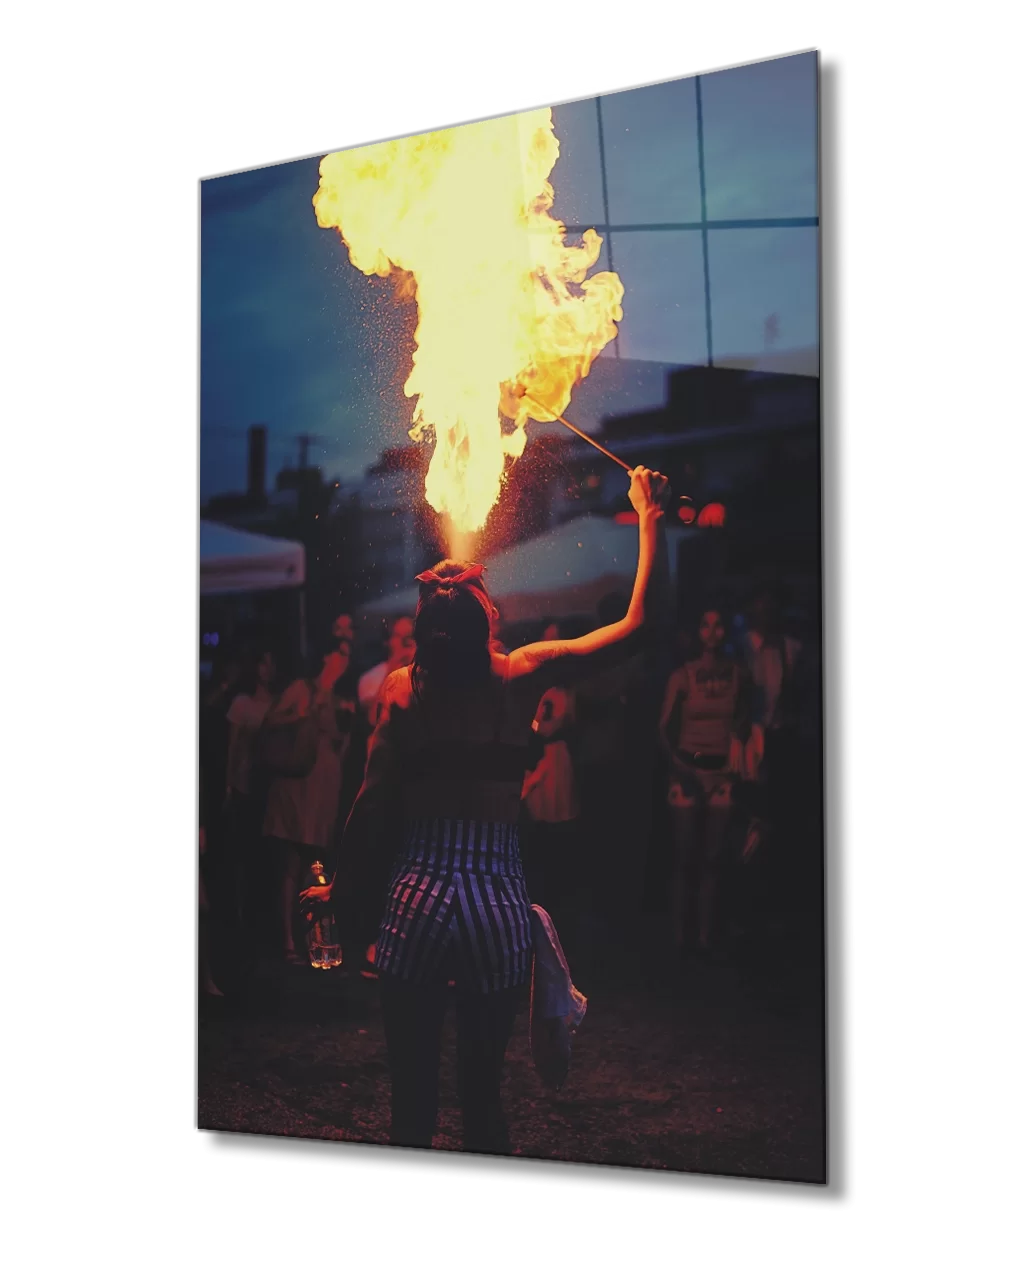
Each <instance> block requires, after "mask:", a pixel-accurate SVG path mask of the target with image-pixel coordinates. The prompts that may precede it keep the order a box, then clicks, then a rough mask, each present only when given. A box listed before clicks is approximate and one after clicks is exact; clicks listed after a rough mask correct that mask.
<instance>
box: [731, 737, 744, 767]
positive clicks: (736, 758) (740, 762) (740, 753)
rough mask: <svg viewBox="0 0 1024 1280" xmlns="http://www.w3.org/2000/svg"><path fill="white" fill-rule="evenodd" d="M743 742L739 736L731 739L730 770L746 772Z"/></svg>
mask: <svg viewBox="0 0 1024 1280" xmlns="http://www.w3.org/2000/svg"><path fill="white" fill-rule="evenodd" d="M743 757H744V750H743V743H742V742H741V741H740V740H739V738H730V739H729V772H730V773H745V771H746V766H745V763H744V758H743Z"/></svg>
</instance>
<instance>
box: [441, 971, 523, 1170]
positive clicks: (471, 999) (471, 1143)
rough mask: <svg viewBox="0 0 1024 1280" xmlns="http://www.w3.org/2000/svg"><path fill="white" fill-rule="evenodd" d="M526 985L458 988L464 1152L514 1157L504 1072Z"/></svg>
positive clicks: (459, 1074)
mask: <svg viewBox="0 0 1024 1280" xmlns="http://www.w3.org/2000/svg"><path fill="white" fill-rule="evenodd" d="M523 990H524V988H522V987H510V988H509V989H508V990H507V991H494V992H491V993H490V994H489V995H480V994H479V993H477V992H474V991H465V990H460V989H459V988H456V1014H457V1018H458V1041H457V1052H458V1083H459V1101H460V1102H461V1104H462V1145H463V1148H464V1149H465V1150H466V1151H478V1152H486V1153H489V1154H492V1155H511V1153H512V1147H511V1144H510V1143H509V1138H508V1127H507V1125H506V1123H505V1113H504V1111H503V1110H502V1106H501V1074H502V1069H503V1067H504V1065H505V1051H506V1049H507V1048H508V1042H509V1039H510V1037H511V1035H512V1028H513V1026H514V1025H515V1020H516V1013H517V1012H518V1009H519V1003H520V999H521V997H522V993H523Z"/></svg>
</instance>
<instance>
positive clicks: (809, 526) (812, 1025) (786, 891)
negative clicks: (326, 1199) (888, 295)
mask: <svg viewBox="0 0 1024 1280" xmlns="http://www.w3.org/2000/svg"><path fill="white" fill-rule="evenodd" d="M423 123H424V126H425V127H426V126H428V125H429V124H430V122H423ZM338 125H339V129H340V130H342V129H343V127H344V121H339V122H338ZM818 135H819V130H818V57H817V54H816V53H814V52H807V53H800V54H795V55H792V56H787V57H782V58H772V59H770V60H768V61H764V62H758V63H753V64H749V65H745V66H740V67H735V68H731V69H728V70H722V71H716V72H713V73H709V74H706V75H698V76H688V77H685V78H680V79H675V80H671V81H667V82H663V83H659V84H653V85H649V86H645V87H640V88H632V89H627V90H623V91H620V92H609V93H607V94H602V95H601V96H599V97H596V98H589V99H586V100H583V101H575V102H569V103H562V104H558V105H551V106H548V107H542V108H536V109H531V110H525V111H522V112H519V113H517V114H513V115H508V116H503V117H500V118H496V119H489V120H482V121H473V122H468V123H465V124H458V125H454V126H451V127H444V128H429V129H428V130H427V131H425V132H420V133H416V134H411V135H409V136H406V137H401V138H397V139H389V140H384V141H374V142H370V143H368V144H367V145H361V146H353V147H348V148H345V149H340V150H337V151H334V152H331V153H330V154H326V155H316V156H311V157H309V158H308V159H301V160H292V161H289V162H287V163H268V164H267V166H266V167H263V168H259V169H253V170H249V171H246V172H239V173H232V174H227V175H224V176H216V177H209V178H205V179H203V181H202V182H201V184H200V193H201V214H200V253H201V263H200V292H201V298H200V370H199V378H200V397H199V399H200V406H199V416H200V422H199V430H200V476H199V508H200V510H199V585H198V591H199V609H198V616H199V634H198V636H197V649H198V656H197V662H198V698H199V706H198V744H199V747H198V749H199V830H198V840H197V844H198V868H199V874H198V906H197V918H198V933H197V937H198V957H197V980H198V1099H197V1122H198V1125H199V1127H200V1128H202V1129H208V1130H221V1131H230V1132H240V1133H249V1134H252V1133H256V1134H273V1135H281V1136H287V1137H293V1138H307V1139H308V1138H316V1139H321V1140H327V1141H335V1142H346V1143H369V1144H377V1145H384V1146H394V1147H400V1148H414V1149H417V1148H418V1149H430V1148H433V1149H435V1150H438V1151H445V1152H468V1153H474V1154H476V1155H489V1156H504V1157H511V1158H522V1157H527V1158H530V1159H542V1160H547V1161H561V1162H570V1163H576V1164H591V1165H594V1164H596V1165H606V1166H619V1167H622V1166H626V1167H633V1168H643V1169H661V1170H673V1171H680V1172H690V1173H704V1174H724V1175H733V1176H742V1177H751V1178H767V1179H776V1180H783V1181H789V1182H805V1183H822V1182H825V1181H826V1180H827V1160H826V1156H827V1152H826V1063H825V1026H826V1007H825V962H826V937H825V896H824V895H825V886H824V866H825V850H824V821H823V811H824V803H823V753H822V741H823V714H824V713H823V702H822V674H821V673H822V658H823V655H822V603H821V602H822V586H823V584H822V555H821V514H822V513H821V461H820V454H821V424H820V384H819V376H820V370H819V284H820V282H819V260H820V254H819V236H820V226H819V216H818V215H819V207H818V206H819V200H818V147H819V141H818ZM447 1158H449V1157H447V1156H437V1157H430V1162H432V1161H433V1160H434V1159H447ZM481 1172H482V1173H484V1174H485V1173H486V1162H484V1165H483V1166H482V1168H481Z"/></svg>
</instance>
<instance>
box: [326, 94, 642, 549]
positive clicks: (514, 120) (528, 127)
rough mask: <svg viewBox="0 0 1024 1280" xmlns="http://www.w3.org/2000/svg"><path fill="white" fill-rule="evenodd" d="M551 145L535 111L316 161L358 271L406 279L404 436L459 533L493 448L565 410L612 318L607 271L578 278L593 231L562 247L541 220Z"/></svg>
mask: <svg viewBox="0 0 1024 1280" xmlns="http://www.w3.org/2000/svg"><path fill="white" fill-rule="evenodd" d="M557 158H558V140H557V138H556V137H555V133H554V128H553V125H552V119H551V111H550V109H548V108H544V109H542V110H538V111H529V112H524V113H522V114H519V115H515V116H506V117H503V118H502V119H500V120H485V121H482V122H481V123H478V124H467V125H460V126H459V127H458V128H455V129H443V130H439V131H438V132H436V133H427V134H420V135H418V136H417V137H412V138H400V139H398V140H397V141H394V142H382V143H376V144H374V145H373V146H368V147H357V148H355V149H353V150H350V151H337V152H334V153H332V154H331V155H328V156H325V157H324V159H323V161H322V162H321V164H320V186H319V189H318V191H317V193H316V195H315V196H314V197H313V206H314V208H315V210H316V217H317V221H318V223H319V224H320V226H322V227H335V228H337V230H338V231H339V232H340V234H341V236H342V239H343V240H344V242H345V244H346V245H347V247H348V251H349V257H350V259H351V261H352V264H353V265H354V266H356V267H358V269H359V270H360V271H362V272H364V273H365V274H366V275H368V276H372V275H378V276H387V275H389V274H390V273H391V271H392V270H393V268H396V267H397V268H401V269H402V270H404V271H407V272H409V273H410V274H411V276H412V277H413V281H414V286H415V290H416V301H417V307H418V324H417V327H416V334H415V342H416V349H415V353H414V356H413V368H412V372H411V374H410V376H409V378H408V380H407V382H406V384H405V394H406V395H407V396H409V397H411V398H414V400H415V404H414V406H413V414H412V424H413V425H412V429H411V431H410V434H411V435H412V437H413V439H415V440H423V439H425V438H428V437H430V436H432V437H433V439H434V451H433V455H432V457H431V462H430V468H429V471H428V473H427V480H426V496H427V500H428V501H429V502H430V504H431V506H433V507H434V509H435V510H436V511H439V512H441V513H443V514H444V515H446V516H447V517H448V518H449V519H450V521H451V525H452V528H453V529H454V530H455V531H457V532H459V533H471V532H473V531H475V530H478V529H481V528H482V527H483V524H484V521H485V520H486V519H487V514H488V512H489V511H490V509H491V507H492V506H493V505H494V503H495V502H496V501H497V499H498V495H499V492H500V489H501V480H502V476H503V474H504V468H505V461H506V458H507V457H509V456H512V457H519V456H520V455H521V454H522V452H523V449H524V447H525V445H526V432H525V426H526V422H527V419H528V418H531V417H532V418H534V419H535V420H537V421H548V422H550V421H553V420H554V418H555V417H556V416H557V415H559V414H562V413H564V412H565V409H566V407H567V405H568V403H569V397H570V395H571V394H572V389H573V387H574V386H575V385H576V383H577V382H579V381H580V380H581V379H582V378H585V377H586V376H587V374H588V373H589V372H590V366H591V364H592V363H593V360H594V358H595V356H597V355H598V353H599V352H600V351H601V350H602V348H603V347H604V346H605V345H606V344H607V343H608V342H609V341H611V339H612V338H614V337H615V334H616V332H617V330H616V322H617V321H619V320H621V319H622V307H621V303H622V294H623V287H622V283H621V281H620V280H619V277H618V276H617V275H615V274H613V273H612V272H608V271H600V272H597V273H596V274H594V275H591V276H589V278H588V276H587V273H588V271H589V270H590V269H591V267H593V265H594V264H595V263H596V261H597V259H598V255H599V253H600V249H601V237H600V236H599V235H597V233H596V232H595V231H593V230H590V231H587V232H585V233H584V235H583V237H582V240H581V242H580V243H578V244H566V242H565V228H564V225H563V224H562V223H560V222H558V221H557V220H556V219H554V218H552V217H551V214H550V210H551V208H552V205H553V202H554V193H553V190H552V186H551V183H550V182H549V181H548V177H549V175H550V173H551V170H552V168H553V167H554V164H555V161H556V160H557ZM524 393H525V394H528V395H530V396H535V397H536V401H534V400H533V399H531V400H529V401H525V400H524V398H523V396H524ZM537 402H539V403H537ZM541 406H543V408H542V407H541Z"/></svg>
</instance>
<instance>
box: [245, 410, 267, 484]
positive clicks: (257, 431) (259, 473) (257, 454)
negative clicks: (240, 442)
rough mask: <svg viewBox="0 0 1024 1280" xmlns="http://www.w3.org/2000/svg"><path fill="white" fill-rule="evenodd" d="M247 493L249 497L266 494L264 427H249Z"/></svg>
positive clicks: (265, 434) (265, 431)
mask: <svg viewBox="0 0 1024 1280" xmlns="http://www.w3.org/2000/svg"><path fill="white" fill-rule="evenodd" d="M247 493H248V495H249V497H250V498H261V499H262V498H265V497H266V496H267V429H266V427H262V426H259V427H250V428H249V483H248V486H247Z"/></svg>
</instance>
